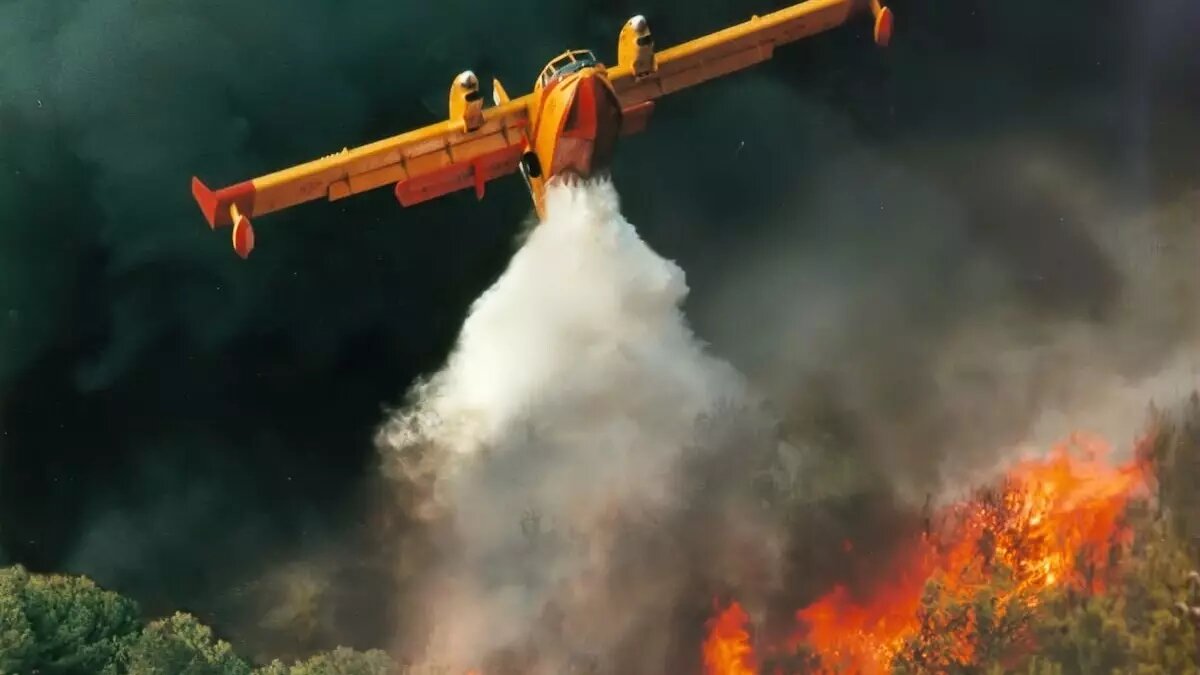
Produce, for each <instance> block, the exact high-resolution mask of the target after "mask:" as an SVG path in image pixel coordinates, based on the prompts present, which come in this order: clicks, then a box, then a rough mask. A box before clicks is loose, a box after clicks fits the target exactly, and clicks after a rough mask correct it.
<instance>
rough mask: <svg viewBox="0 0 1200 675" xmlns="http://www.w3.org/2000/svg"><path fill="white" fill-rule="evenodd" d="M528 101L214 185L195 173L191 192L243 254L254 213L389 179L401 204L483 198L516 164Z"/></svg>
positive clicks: (522, 142)
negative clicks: (470, 126)
mask: <svg viewBox="0 0 1200 675" xmlns="http://www.w3.org/2000/svg"><path fill="white" fill-rule="evenodd" d="M529 100H530V97H529V96H523V97H521V98H518V99H514V100H512V101H508V102H505V103H503V104H502V105H498V106H495V107H492V108H485V109H483V123H482V125H481V126H479V127H478V128H476V129H475V130H474V131H470V132H467V131H465V130H464V127H463V126H462V124H461V122H454V121H450V120H447V121H444V122H439V123H437V124H431V125H429V126H427V127H423V128H421V129H416V130H414V131H410V132H408V133H404V134H400V135H399V136H393V137H391V138H387V139H384V140H381V141H377V142H375V143H371V144H368V145H364V146H361V147H357V148H352V149H349V148H348V149H343V150H342V151H341V152H338V153H334V154H332V155H328V156H326V157H322V158H321V159H317V160H313V161H311V162H307V163H305V164H301V165H299V166H295V167H292V168H289V169H284V170H282V171H277V172H275V173H272V174H268V175H266V176H262V177H259V178H255V179H253V180H248V181H245V182H242V183H238V184H236V185H232V186H229V187H226V188H222V189H219V190H211V189H209V188H208V187H207V186H206V185H204V183H202V182H201V181H200V179H199V178H193V179H192V196H193V197H195V199H196V202H197V203H198V204H199V205H200V210H201V211H202V212H203V213H204V217H205V218H206V219H207V220H208V224H209V226H211V227H213V228H217V227H223V226H233V228H234V232H233V246H234V249H235V250H236V251H237V253H238V254H239V255H241V256H242V257H243V258H245V257H246V256H248V255H249V254H250V250H251V249H253V248H254V233H253V229H251V227H250V220H249V219H250V218H251V217H253V216H259V215H262V214H265V213H271V212H272V211H279V210H281V209H285V208H287V207H289V206H295V205H297V204H301V203H303V202H308V201H312V200H315V199H321V198H325V199H328V200H330V201H334V200H338V199H342V198H345V197H349V196H350V195H354V194H358V193H360V192H365V191H367V190H372V189H374V188H378V187H382V186H384V185H389V184H394V185H395V186H396V187H395V192H396V198H397V199H399V200H400V202H401V203H402V204H404V205H405V206H411V205H413V204H417V203H420V202H423V201H426V200H429V199H434V198H435V197H440V196H442V195H444V194H447V193H450V192H455V191H457V190H462V189H465V188H469V187H474V188H475V193H476V195H477V196H478V197H479V198H481V199H482V198H483V192H484V184H485V183H486V182H487V181H489V180H492V179H495V178H499V177H501V176H504V175H507V174H509V173H512V172H514V171H516V170H517V167H518V165H519V163H520V160H521V155H522V153H523V152H524V150H525V143H526V141H525V139H526V134H525V129H526V127H527V126H528V124H529V112H528V105H529Z"/></svg>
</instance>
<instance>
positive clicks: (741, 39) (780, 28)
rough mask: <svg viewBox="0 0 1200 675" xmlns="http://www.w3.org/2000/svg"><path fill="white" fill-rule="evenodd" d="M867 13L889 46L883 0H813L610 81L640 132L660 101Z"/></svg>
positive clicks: (624, 69)
mask: <svg viewBox="0 0 1200 675" xmlns="http://www.w3.org/2000/svg"><path fill="white" fill-rule="evenodd" d="M867 10H870V11H871V13H872V14H873V15H874V16H875V41H876V42H877V43H878V44H880V45H881V46H886V45H887V43H888V41H889V40H890V39H891V32H892V13H891V10H889V9H887V8H885V7H883V6H882V5H881V4H880V0H808V1H807V2H802V3H799V4H796V5H792V6H791V7H787V8H784V9H781V10H779V11H776V12H773V13H771V14H767V15H765V16H754V17H753V18H751V19H750V20H749V21H745V22H743V23H740V24H738V25H736V26H731V27H729V28H726V29H724V30H721V31H718V32H716V33H712V34H710V35H706V36H704V37H701V38H697V39H695V40H692V41H690V42H685V43H683V44H681V45H677V46H675V47H671V48H669V49H665V50H663V51H661V52H656V53H654V64H655V65H654V67H653V68H652V69H651V70H650V71H649V72H647V73H644V74H642V75H641V76H637V75H635V73H634V68H633V66H631V65H628V64H622V65H618V66H616V67H613V68H610V69H609V80H610V81H611V82H612V84H613V88H614V89H615V90H616V92H617V96H618V97H619V98H620V100H621V106H622V108H624V109H625V113H626V116H627V117H629V118H631V121H632V122H634V124H633V125H632V128H633V129H636V130H640V129H641V128H642V126H644V118H645V117H646V116H648V115H649V113H650V110H651V109H653V106H654V103H653V101H654V100H655V99H657V98H659V97H661V96H665V95H667V94H671V93H674V92H677V91H679V90H681V89H685V88H687V87H691V86H693V85H697V84H700V83H702V82H706V81H708V80H711V79H714V78H717V77H720V76H722V75H727V74H729V73H732V72H735V71H738V70H742V69H744V68H749V67H750V66H753V65H755V64H757V63H761V62H763V61H766V60H768V59H770V58H771V56H772V55H773V52H774V50H775V48H776V47H778V46H780V45H782V44H786V43H789V42H794V41H796V40H800V39H803V38H806V37H809V36H811V35H815V34H817V33H821V32H824V31H827V30H829V29H832V28H836V27H837V26H840V25H842V24H844V23H846V22H847V21H848V20H849V19H850V18H852V17H853V16H854V15H856V14H858V13H860V12H866V11H867Z"/></svg>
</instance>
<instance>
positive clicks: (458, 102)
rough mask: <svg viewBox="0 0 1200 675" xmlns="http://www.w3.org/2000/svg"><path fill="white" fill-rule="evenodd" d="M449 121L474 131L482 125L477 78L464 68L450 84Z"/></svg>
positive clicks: (481, 101) (480, 96) (481, 98)
mask: <svg viewBox="0 0 1200 675" xmlns="http://www.w3.org/2000/svg"><path fill="white" fill-rule="evenodd" d="M450 121H451V122H456V123H458V124H461V125H462V129H463V131H475V130H476V129H478V128H479V127H480V126H482V125H483V95H482V94H480V93H479V78H478V77H475V73H473V72H471V71H469V70H464V71H463V72H462V73H461V74H460V75H459V76H458V77H456V78H454V83H453V84H451V85H450Z"/></svg>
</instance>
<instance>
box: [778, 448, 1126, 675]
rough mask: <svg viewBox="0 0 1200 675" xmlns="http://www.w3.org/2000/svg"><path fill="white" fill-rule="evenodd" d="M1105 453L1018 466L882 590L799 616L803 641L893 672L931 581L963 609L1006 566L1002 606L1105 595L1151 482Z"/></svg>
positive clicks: (851, 668) (830, 656)
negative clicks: (1129, 516)
mask: <svg viewBox="0 0 1200 675" xmlns="http://www.w3.org/2000/svg"><path fill="white" fill-rule="evenodd" d="M1109 453H1110V450H1109V448H1108V447H1107V446H1106V445H1105V444H1104V443H1103V442H1102V441H1100V440H1098V439H1094V438H1084V437H1080V436H1073V437H1072V439H1071V441H1070V442H1068V443H1064V444H1061V445H1059V446H1057V447H1055V448H1054V449H1053V451H1052V452H1051V453H1050V455H1049V456H1048V457H1046V458H1044V459H1027V460H1024V461H1021V462H1018V463H1017V464H1016V465H1015V466H1014V467H1012V469H1011V470H1010V471H1009V472H1008V473H1007V475H1006V476H1005V479H1004V480H1003V481H1002V482H1001V485H1000V486H999V488H997V489H995V490H992V491H986V492H983V493H980V494H979V495H977V496H976V498H974V499H972V500H969V501H967V502H965V503H961V504H955V505H952V506H950V507H949V508H947V509H944V510H943V511H942V512H941V513H940V514H938V515H939V517H938V518H937V520H938V522H940V523H943V524H944V525H943V526H942V527H941V528H940V531H938V532H931V533H929V535H928V536H926V537H925V538H924V539H923V540H922V541H920V542H919V543H917V544H916V545H914V546H913V547H912V548H911V549H910V550H909V552H907V553H906V554H904V555H902V556H900V559H899V560H896V561H892V563H891V564H890V565H889V566H888V568H890V574H888V575H887V576H888V578H887V580H886V582H884V583H883V584H882V585H881V586H880V587H879V588H876V589H872V590H871V592H870V593H868V594H866V596H865V597H861V598H856V597H852V595H851V593H850V591H849V590H848V589H847V588H845V587H842V586H838V587H835V588H833V589H832V590H831V591H830V592H829V593H827V594H826V595H825V596H823V597H821V598H820V599H818V600H817V601H816V602H814V603H813V604H811V605H809V606H808V607H806V608H804V609H802V610H800V611H799V612H798V613H797V618H798V619H799V620H800V622H801V623H802V624H803V625H804V630H803V631H802V633H801V635H800V639H801V640H802V641H803V642H804V643H806V644H807V645H808V646H809V647H810V648H811V649H813V650H815V652H816V653H817V655H818V656H819V657H820V659H821V662H822V664H824V666H826V667H829V668H838V669H839V671H838V672H843V673H847V672H848V673H860V674H862V675H873V674H875V673H884V672H890V667H891V664H892V662H893V660H894V659H895V657H896V654H897V653H898V652H899V650H900V649H901V648H902V647H904V645H905V643H906V641H908V640H910V639H912V638H914V637H916V636H917V635H918V633H919V631H920V628H921V622H920V618H919V611H920V607H921V600H922V596H923V594H924V590H925V584H926V582H927V581H928V580H929V579H930V578H931V577H934V576H935V575H936V576H937V578H938V579H939V581H941V583H942V584H943V592H945V593H947V594H948V595H949V597H950V598H952V599H955V600H963V601H966V600H968V599H970V598H971V597H972V596H973V595H974V593H975V592H976V591H977V590H978V589H979V588H980V587H981V586H984V585H987V584H988V583H989V581H990V570H991V569H993V568H994V567H995V566H996V565H997V564H1002V565H1003V566H1005V567H1007V568H1008V569H1010V570H1011V573H1012V584H1011V586H1010V587H1009V589H1008V590H1007V591H1006V593H1007V595H1006V596H1005V597H1001V598H999V600H1000V603H999V605H1000V606H1004V604H1005V603H1006V602H1007V601H1010V600H1013V599H1018V600H1020V601H1021V602H1023V603H1025V604H1026V606H1032V605H1035V604H1036V602H1037V593H1038V592H1039V591H1042V590H1044V589H1046V588H1048V587H1051V586H1056V585H1071V586H1073V587H1077V588H1081V589H1083V590H1088V591H1100V590H1103V586H1104V581H1105V577H1106V576H1107V572H1108V571H1109V567H1110V566H1111V562H1110V561H1111V557H1110V553H1111V552H1112V550H1113V548H1114V547H1115V546H1118V545H1121V544H1124V543H1126V542H1127V541H1128V538H1129V536H1130V535H1129V531H1128V528H1126V527H1124V526H1123V525H1122V523H1121V517H1122V515H1123V514H1124V511H1125V507H1126V505H1127V503H1128V501H1129V499H1130V498H1131V497H1132V496H1133V494H1134V493H1135V492H1136V491H1137V490H1138V489H1139V488H1140V487H1142V486H1144V485H1145V479H1146V476H1145V474H1144V471H1143V469H1144V467H1143V466H1141V465H1140V464H1139V463H1138V462H1137V461H1136V460H1135V461H1133V462H1130V463H1128V464H1125V465H1120V466H1118V465H1114V464H1111V463H1110V462H1108V461H1107V456H1108V455H1109ZM970 629H971V627H969V626H967V627H963V628H962V629H961V630H962V631H964V633H966V632H969V631H970ZM951 637H952V638H953V639H952V640H951V641H950V642H951V644H953V645H954V647H953V651H954V654H953V655H952V656H953V658H954V659H955V660H961V661H966V660H969V659H970V658H971V651H972V646H971V642H970V639H969V638H968V637H967V636H966V635H963V636H958V635H955V636H951Z"/></svg>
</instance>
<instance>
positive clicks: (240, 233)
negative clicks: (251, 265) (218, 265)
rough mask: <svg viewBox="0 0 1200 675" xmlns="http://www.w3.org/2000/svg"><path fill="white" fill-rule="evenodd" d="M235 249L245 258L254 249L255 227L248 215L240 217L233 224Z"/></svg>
mask: <svg viewBox="0 0 1200 675" xmlns="http://www.w3.org/2000/svg"><path fill="white" fill-rule="evenodd" d="M233 250H234V252H236V253H237V254H238V256H240V257H241V258H242V260H245V259H246V258H248V257H249V256H250V252H251V251H253V250H254V228H253V227H252V226H251V225H250V219H249V218H247V217H246V216H242V217H241V218H238V220H237V222H236V223H234V224H233Z"/></svg>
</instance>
